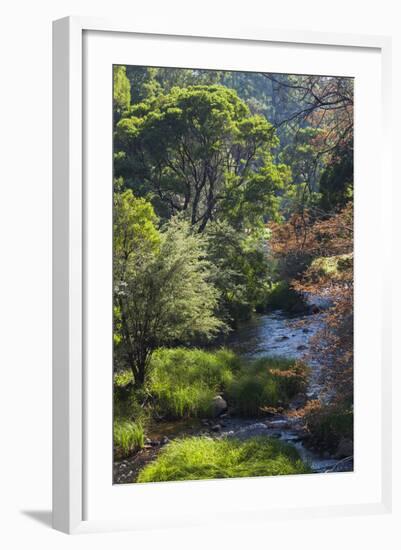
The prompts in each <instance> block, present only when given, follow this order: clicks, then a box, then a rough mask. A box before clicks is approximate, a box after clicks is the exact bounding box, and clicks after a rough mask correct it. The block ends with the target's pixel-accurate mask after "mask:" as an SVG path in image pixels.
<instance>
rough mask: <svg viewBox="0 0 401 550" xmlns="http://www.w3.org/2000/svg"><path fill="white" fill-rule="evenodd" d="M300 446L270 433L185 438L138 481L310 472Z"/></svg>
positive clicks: (169, 447)
mask: <svg viewBox="0 0 401 550" xmlns="http://www.w3.org/2000/svg"><path fill="white" fill-rule="evenodd" d="M309 472H310V468H309V466H308V465H307V464H305V463H303V462H302V461H301V459H300V457H299V454H298V452H297V450H296V449H295V448H294V447H292V446H290V445H287V444H285V443H282V442H280V441H277V440H276V439H273V438H268V437H254V438H251V439H249V440H247V441H238V440H235V439H220V440H213V439H210V438H206V437H201V438H199V437H198V438H195V437H190V438H185V439H181V440H175V441H173V442H171V443H169V444H168V445H167V446H166V447H165V448H164V449H163V450H162V451H161V453H160V454H159V456H158V458H157V460H156V461H154V462H152V463H150V464H148V465H147V466H146V467H145V468H144V469H143V470H142V471H141V472H140V473H139V476H138V482H139V483H146V482H151V481H180V480H191V479H192V480H193V479H219V478H232V477H254V476H274V475H289V474H305V473H309Z"/></svg>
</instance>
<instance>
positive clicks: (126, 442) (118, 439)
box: [113, 418, 145, 458]
mask: <svg viewBox="0 0 401 550" xmlns="http://www.w3.org/2000/svg"><path fill="white" fill-rule="evenodd" d="M113 439H114V454H115V456H116V457H118V458H122V457H124V456H127V455H129V454H131V453H133V452H135V451H138V450H139V449H141V448H142V447H143V446H144V444H145V433H144V426H143V424H142V422H140V421H139V422H132V421H131V420H127V419H121V418H116V419H115V420H114V425H113Z"/></svg>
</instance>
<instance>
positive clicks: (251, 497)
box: [53, 18, 391, 532]
mask: <svg viewBox="0 0 401 550" xmlns="http://www.w3.org/2000/svg"><path fill="white" fill-rule="evenodd" d="M389 52H390V43H389V39H387V38H382V37H359V36H335V35H326V34H314V33H302V34H300V33H291V32H288V33H287V32H286V33H283V32H276V31H263V32H261V31H256V30H255V31H252V30H249V31H232V32H228V31H226V32H218V33H214V32H213V31H207V30H203V31H202V32H199V31H196V30H194V31H193V32H188V31H186V32H185V33H184V32H182V30H180V29H173V28H171V29H167V28H166V29H153V30H152V29H143V28H141V27H140V26H136V27H134V28H131V27H130V26H129V25H127V24H124V23H111V22H105V21H98V20H92V19H86V18H66V19H62V20H60V21H56V22H55V23H54V58H53V69H54V80H53V82H54V169H53V170H54V173H53V181H54V202H53V212H54V215H53V216H54V217H53V220H54V222H53V228H54V247H53V254H54V255H53V258H54V259H53V277H54V296H53V303H54V310H53V313H54V317H53V318H54V321H53V335H54V336H53V344H54V346H53V347H54V358H53V365H54V366H53V375H54V388H53V403H54V408H53V416H54V429H53V437H54V444H53V445H54V447H53V449H54V460H53V463H54V473H53V487H54V492H53V502H54V511H53V514H54V526H55V528H57V529H60V530H63V531H66V532H83V531H91V530H107V529H119V528H124V529H126V528H128V529H136V528H137V529H140V528H144V527H148V526H169V525H190V524H194V523H202V522H204V521H210V520H211V519H210V518H212V520H213V521H216V520H217V521H221V520H224V521H226V520H233V519H235V521H237V520H246V521H248V520H249V521H252V520H257V521H267V520H268V519H269V518H270V517H280V516H285V517H308V516H313V515H314V514H315V515H318V514H322V513H325V514H333V515H336V514H337V515H339V514H343V515H344V514H357V513H368V512H369V513H373V512H385V511H388V510H389V508H390V487H391V469H390V466H391V464H390V431H389V426H390V420H391V415H390V406H391V401H390V399H389V395H390V389H391V386H390V357H389V352H388V349H389V347H388V345H387V341H386V338H387V334H388V332H389V331H388V327H386V320H385V318H384V316H383V312H384V310H385V308H386V307H387V305H388V300H389V297H388V294H387V293H386V292H385V289H386V286H387V285H386V281H385V280H384V275H383V272H382V269H383V266H385V265H386V262H387V255H386V250H385V249H383V247H382V245H381V243H382V242H383V241H385V240H386V239H385V235H386V234H387V232H388V231H389V227H388V221H387V218H386V203H385V201H384V197H386V200H388V196H389V193H390V190H389V185H390V184H389V182H390V177H389V171H390V168H389V164H388V161H387V160H386V144H387V141H386V140H387V139H388V133H387V132H388V124H389V109H390V107H389V101H388V87H389V78H390V75H389V55H390V53H389ZM372 219H374V220H375V223H372ZM372 250H374V251H375V252H374V254H372ZM387 318H388V317H387ZM367 343H369V345H367ZM222 498H223V499H224V503H225V504H224V507H222V506H221V499H222ZM205 510H207V512H208V513H207V516H208V517H207V519H206V518H205V514H204V512H205ZM155 518H157V519H155Z"/></svg>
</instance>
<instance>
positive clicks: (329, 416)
mask: <svg viewBox="0 0 401 550" xmlns="http://www.w3.org/2000/svg"><path fill="white" fill-rule="evenodd" d="M306 425H307V428H308V431H309V433H310V440H309V442H310V444H311V445H312V446H314V447H317V448H319V449H322V450H327V451H329V452H334V451H335V450H336V449H337V447H338V445H339V443H340V441H341V440H342V439H349V440H351V441H352V440H353V430H354V414H353V410H352V407H351V406H350V405H348V404H345V403H336V404H334V405H321V404H319V405H318V406H316V407H314V408H313V409H312V410H311V411H310V412H309V413H308V414H307V415H306Z"/></svg>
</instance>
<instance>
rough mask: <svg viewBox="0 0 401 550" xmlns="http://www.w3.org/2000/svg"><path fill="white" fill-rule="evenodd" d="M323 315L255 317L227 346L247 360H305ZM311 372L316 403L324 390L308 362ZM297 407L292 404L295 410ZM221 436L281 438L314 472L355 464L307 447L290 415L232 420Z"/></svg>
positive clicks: (317, 371) (315, 369)
mask: <svg viewBox="0 0 401 550" xmlns="http://www.w3.org/2000/svg"><path fill="white" fill-rule="evenodd" d="M322 315H323V314H322V313H317V314H314V315H304V316H288V314H286V313H284V312H281V311H277V312H273V313H269V314H264V315H258V316H255V317H253V318H252V319H251V320H250V321H248V322H247V323H244V324H243V325H242V326H241V327H239V328H238V330H236V331H235V333H232V335H230V336H229V337H228V338H227V339H226V345H227V346H229V347H230V348H232V349H234V350H235V351H236V352H237V353H239V354H240V355H243V356H245V357H248V358H258V357H266V356H284V357H295V358H299V359H301V358H304V357H305V355H306V354H307V352H308V349H309V341H310V338H311V337H312V336H313V335H314V334H316V332H317V331H318V330H319V329H320V328H321V327H322ZM308 364H309V366H310V368H311V373H310V380H309V387H308V390H307V397H308V399H317V398H318V397H319V395H320V392H321V390H322V387H321V384H320V369H321V366H320V365H319V363H318V362H316V361H312V360H308ZM297 405H298V404H297V403H296V402H294V403H293V405H292V408H293V409H295V408H296V406H297ZM221 433H222V434H223V435H224V436H225V437H236V438H240V439H247V438H248V437H253V436H255V435H268V436H272V437H278V438H280V439H281V440H282V441H287V442H289V443H291V444H293V445H294V446H295V447H296V448H297V449H298V451H299V453H300V455H301V457H302V458H303V459H304V460H305V461H307V462H309V464H310V465H311V468H312V470H313V471H314V472H327V471H339V470H341V471H345V470H348V469H352V464H350V463H346V464H344V463H341V464H339V461H338V459H335V458H332V457H328V456H321V455H319V454H317V453H315V452H313V451H311V450H309V449H308V448H307V447H305V445H304V443H303V440H304V439H305V430H304V427H303V424H302V421H301V420H300V419H299V418H297V417H294V416H292V415H288V414H276V415H274V416H273V417H267V418H261V419H260V418H259V419H257V420H256V419H254V420H251V419H242V418H235V417H233V418H229V419H227V420H225V421H224V426H223V427H222V430H221Z"/></svg>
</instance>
